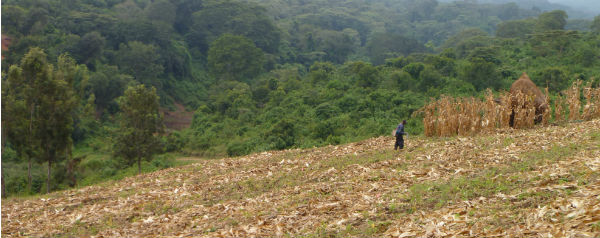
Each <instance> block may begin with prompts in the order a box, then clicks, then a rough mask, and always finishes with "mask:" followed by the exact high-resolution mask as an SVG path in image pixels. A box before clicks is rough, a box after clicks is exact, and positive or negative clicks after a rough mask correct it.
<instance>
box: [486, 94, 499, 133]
mask: <svg viewBox="0 0 600 238" xmlns="http://www.w3.org/2000/svg"><path fill="white" fill-rule="evenodd" d="M484 113H485V114H484V120H483V123H482V127H483V128H485V129H488V130H491V129H494V128H496V125H497V124H496V123H497V118H498V103H496V101H495V100H494V94H493V93H492V90H491V89H489V88H488V89H487V91H486V96H485V112H484Z"/></svg>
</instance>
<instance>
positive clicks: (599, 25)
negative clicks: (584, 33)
mask: <svg viewBox="0 0 600 238" xmlns="http://www.w3.org/2000/svg"><path fill="white" fill-rule="evenodd" d="M590 29H592V32H595V33H600V15H598V16H596V17H594V21H592V25H591V26H590Z"/></svg>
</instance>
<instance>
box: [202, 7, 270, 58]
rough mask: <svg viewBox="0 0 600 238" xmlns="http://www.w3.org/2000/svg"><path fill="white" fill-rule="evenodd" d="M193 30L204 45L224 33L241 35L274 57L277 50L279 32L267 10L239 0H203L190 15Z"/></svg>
mask: <svg viewBox="0 0 600 238" xmlns="http://www.w3.org/2000/svg"><path fill="white" fill-rule="evenodd" d="M192 19H193V26H192V31H198V32H201V33H200V34H201V35H204V36H205V37H206V41H207V42H209V43H210V42H212V41H214V40H216V39H217V38H219V37H220V36H221V35H223V34H226V33H228V34H233V35H241V36H244V37H247V38H248V39H250V40H251V41H252V42H254V44H255V45H256V46H257V47H258V48H260V49H262V50H263V51H265V52H267V53H269V54H274V53H277V50H278V49H279V41H280V38H281V36H280V33H279V29H277V27H276V26H275V24H273V21H272V20H271V19H269V17H268V16H267V14H266V9H265V8H264V7H261V6H259V5H257V4H254V3H248V2H241V1H231V0H226V1H206V2H205V4H204V8H203V9H202V10H200V11H198V12H195V13H194V14H193V15H192Z"/></svg>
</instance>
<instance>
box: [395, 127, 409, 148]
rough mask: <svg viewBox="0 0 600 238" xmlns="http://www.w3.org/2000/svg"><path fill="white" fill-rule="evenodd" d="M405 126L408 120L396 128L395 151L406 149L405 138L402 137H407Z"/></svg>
mask: <svg viewBox="0 0 600 238" xmlns="http://www.w3.org/2000/svg"><path fill="white" fill-rule="evenodd" d="M404 124H406V120H403V121H402V123H400V124H398V127H396V144H394V150H397V149H398V148H400V149H403V148H404V137H402V136H403V135H406V132H404Z"/></svg>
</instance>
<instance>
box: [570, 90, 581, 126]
mask: <svg viewBox="0 0 600 238" xmlns="http://www.w3.org/2000/svg"><path fill="white" fill-rule="evenodd" d="M580 87H581V80H577V81H575V82H573V84H572V85H571V88H569V89H567V91H566V95H567V104H569V120H571V121H573V120H579V118H580V115H581V114H580V112H579V110H580V109H581V101H580V100H579V97H580V95H579V89H580Z"/></svg>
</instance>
